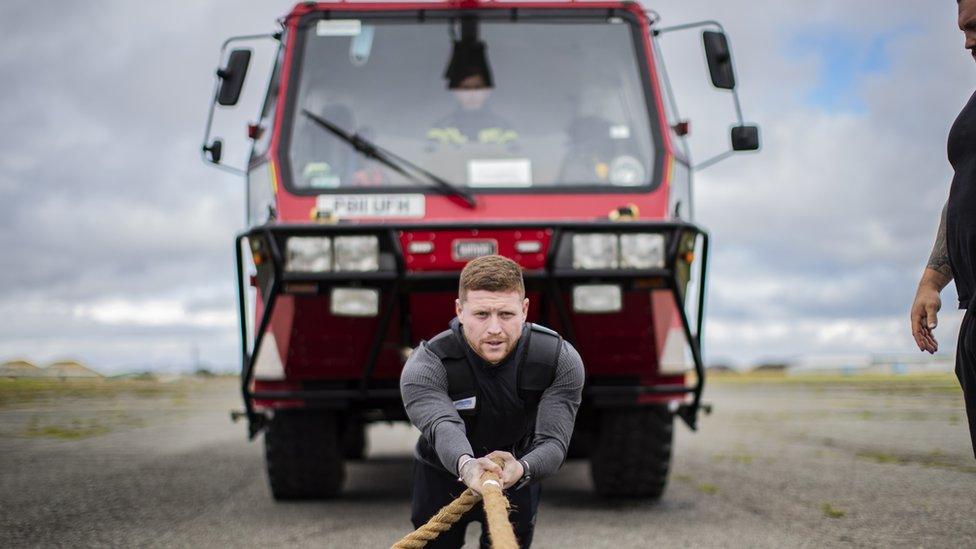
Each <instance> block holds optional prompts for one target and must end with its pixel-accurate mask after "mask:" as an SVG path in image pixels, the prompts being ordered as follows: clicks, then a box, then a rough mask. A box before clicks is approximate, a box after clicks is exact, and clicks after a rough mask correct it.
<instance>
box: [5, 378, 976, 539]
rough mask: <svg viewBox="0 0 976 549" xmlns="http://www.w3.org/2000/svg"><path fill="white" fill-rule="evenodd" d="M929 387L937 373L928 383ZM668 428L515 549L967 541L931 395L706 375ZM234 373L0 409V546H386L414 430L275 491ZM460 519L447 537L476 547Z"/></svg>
mask: <svg viewBox="0 0 976 549" xmlns="http://www.w3.org/2000/svg"><path fill="white" fill-rule="evenodd" d="M943 385H945V384H944V383H943ZM705 400H706V401H708V402H711V403H712V404H714V406H715V412H714V413H713V414H712V415H711V416H707V417H704V418H703V419H702V421H701V425H700V429H699V432H697V433H692V432H690V431H689V430H688V429H687V428H685V427H684V426H683V425H682V426H679V427H677V428H676V437H677V438H676V443H675V451H674V459H673V467H672V473H671V481H670V484H669V486H668V489H667V492H666V493H665V495H664V497H663V498H662V499H661V500H660V501H658V502H641V501H609V500H604V499H601V498H599V497H597V496H595V495H594V494H593V492H592V485H591V482H590V479H589V469H588V466H587V463H586V462H584V461H572V462H567V464H566V465H564V467H563V468H562V470H561V471H560V472H559V473H558V474H557V475H555V476H554V477H552V478H549V479H547V480H546V481H545V483H544V485H543V499H542V504H541V506H540V511H539V518H538V525H537V530H536V536H535V543H534V545H533V546H534V547H540V548H547V547H553V548H555V547H560V548H561V547H580V548H584V547H595V548H599V547H612V548H614V549H620V548H626V547H654V546H663V547H821V546H841V547H976V517H974V511H976V460H974V458H973V451H972V448H971V447H970V443H969V439H968V432H967V430H966V423H965V421H966V420H965V412H964V411H963V408H962V398H961V393H959V392H958V391H954V390H952V389H951V387H944V386H940V387H936V388H930V387H924V386H922V387H920V388H917V387H914V386H913V385H912V384H898V385H896V386H889V385H888V384H885V383H879V384H861V383H846V382H845V381H843V380H834V381H831V382H825V383H794V382H789V383H786V382H768V381H759V382H751V381H741V380H734V379H733V380H725V381H723V380H718V382H716V383H711V384H710V385H709V386H708V389H707V391H706V395H705ZM239 407H240V402H239V393H238V392H237V384H236V381H235V380H231V379H218V380H213V381H207V382H193V383H189V384H186V385H185V386H181V388H180V389H179V391H176V392H168V393H165V394H162V395H129V396H125V395H122V396H114V397H111V398H109V397H94V398H66V399H46V400H45V399H42V400H32V401H27V402H15V403H13V404H8V405H5V406H2V407H0V444H2V450H0V546H2V547H68V546H70V547H94V546H97V547H132V546H140V547H188V546H192V547H267V546H272V547H281V546H289V547H389V545H390V544H391V543H393V542H394V541H396V540H397V539H398V538H399V537H400V536H402V535H404V534H406V533H407V532H409V531H410V529H411V526H410V523H409V505H410V501H409V495H410V472H411V459H410V448H411V446H412V443H413V441H414V440H415V437H416V432H415V431H414V430H413V429H412V428H409V427H408V426H405V425H394V426H389V425H385V424H382V425H374V426H373V427H372V428H371V430H370V433H369V437H370V451H369V458H368V459H367V460H366V461H363V462H353V463H350V464H348V469H347V482H346V493H345V495H344V496H343V497H341V498H339V499H335V500H330V501H314V502H294V503H276V502H274V500H272V499H271V496H270V494H269V490H268V485H267V479H266V477H265V473H264V461H263V446H262V444H261V441H260V440H255V441H254V442H248V441H247V440H246V436H245V428H244V426H243V425H242V424H240V423H238V424H234V423H231V422H230V420H229V417H228V411H229V410H230V409H232V408H239ZM476 529H477V527H476V526H471V527H469V529H468V531H467V537H468V540H469V543H468V545H467V546H476V543H475V540H476V538H477V535H478V532H477V531H476Z"/></svg>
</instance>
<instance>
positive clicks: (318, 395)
mask: <svg viewBox="0 0 976 549" xmlns="http://www.w3.org/2000/svg"><path fill="white" fill-rule="evenodd" d="M473 228H476V229H513V230H516V229H522V230H524V229H539V230H545V229H551V230H552V231H553V233H552V238H551V241H550V245H549V250H548V252H547V257H546V261H545V268H544V269H541V270H535V271H526V272H525V274H524V277H525V283H526V288H527V289H530V288H531V289H537V290H540V291H541V292H542V298H543V299H544V300H551V303H552V304H553V305H554V308H555V310H556V312H557V314H558V316H559V321H560V325H561V328H562V330H561V333H562V335H563V337H565V338H566V339H567V340H569V341H570V343H573V344H575V343H576V337H575V334H574V333H573V329H572V323H571V322H570V314H569V310H568V309H567V306H566V303H565V301H564V300H563V298H562V292H561V291H560V286H559V284H560V282H562V281H571V280H580V279H585V280H600V281H625V280H628V279H638V278H640V279H646V278H659V279H660V280H662V281H663V282H664V286H663V287H660V288H649V290H653V291H664V290H667V291H669V292H671V295H672V296H673V297H674V299H675V303H676V304H677V306H678V311H679V313H680V316H681V325H682V327H683V330H684V335H685V337H686V338H687V341H688V342H689V346H690V348H691V354H692V358H693V360H694V367H695V374H696V381H695V383H694V384H693V385H691V386H684V387H676V386H674V385H655V386H610V387H608V386H596V387H587V388H586V391H587V393H588V394H590V395H593V396H600V397H636V396H639V395H645V394H676V393H685V394H691V395H692V401H691V402H690V403H684V404H681V405H680V406H679V407H678V409H677V411H676V413H677V415H678V416H679V417H680V418H681V419H682V420H684V422H685V423H686V424H687V425H688V427H689V428H691V429H692V430H695V429H696V428H697V418H698V411H699V410H700V409H704V410H705V411H706V412H709V411H710V407H709V406H708V405H703V404H702V402H701V394H702V390H703V388H704V385H705V368H704V364H703V362H702V352H701V337H702V322H703V319H704V302H705V280H706V274H707V266H708V248H709V237H708V233H707V232H706V231H704V230H703V229H701V228H700V227H698V226H697V225H693V224H690V223H685V222H680V221H627V222H612V221H603V220H600V221H590V222H547V223H525V222H518V223H512V222H508V223H484V224H477V225H472V224H470V223H467V224H461V223H453V224H452V223H440V224H423V225H420V224H401V225H393V224H348V225H343V224H338V225H307V224H302V225H298V224H276V225H264V226H259V227H254V228H252V229H250V230H248V231H245V232H242V233H240V234H238V235H237V237H236V239H235V244H236V246H235V250H236V259H237V298H238V314H239V316H240V329H241V354H242V357H243V367H242V370H241V392H242V394H243V397H244V405H245V412H244V414H240V413H236V414H235V419H236V417H239V416H246V417H247V419H248V431H249V436H250V438H254V437H255V436H256V435H257V434H258V433H259V432H260V431H261V430H262V429H263V427H264V422H265V419H266V418H265V416H264V415H263V414H260V413H258V412H256V411H255V410H254V404H253V401H252V399H268V400H274V399H303V400H306V401H313V402H314V401H326V400H329V399H359V400H366V399H381V398H387V399H389V398H397V397H399V390H397V389H390V388H373V389H371V388H370V378H371V376H372V373H373V370H374V368H375V367H376V361H377V358H378V356H379V353H380V349H381V346H382V343H383V340H384V339H385V338H386V334H387V331H388V328H389V325H390V322H391V321H392V318H391V317H392V316H393V310H394V307H395V305H396V304H397V303H398V302H399V303H400V304H401V306H402V307H406V303H407V300H405V299H399V298H401V297H405V296H406V292H405V291H404V288H405V287H407V286H409V287H410V288H411V289H416V290H418V291H423V290H427V291H436V290H453V289H456V287H457V277H458V273H457V272H440V271H432V272H407V271H406V268H405V261H404V252H403V250H401V249H400V241H399V238H398V234H397V233H398V231H401V230H408V231H409V230H417V229H421V230H423V231H437V230H458V229H463V230H466V229H473ZM579 232H585V233H598V232H608V233H636V232H642V233H646V232H656V233H662V234H664V235H665V236H666V239H667V240H666V242H667V255H666V257H665V267H664V268H663V269H660V268H652V269H597V270H593V269H587V270H577V269H572V268H571V267H568V266H562V265H557V261H556V255H557V253H558V251H559V249H560V244H561V242H562V241H563V238H565V237H567V236H569V235H572V234H573V233H579ZM347 233H354V234H375V235H377V236H378V237H379V238H380V247H381V250H386V251H392V252H393V255H394V257H395V263H396V265H395V269H394V270H384V271H378V272H326V273H290V272H285V269H284V256H283V254H282V249H283V248H284V243H285V240H286V239H287V238H289V237H292V236H334V235H341V234H347ZM688 236H691V237H694V239H695V240H694V242H697V239H698V238H701V239H702V248H701V250H702V253H701V261H700V262H699V284H698V302H697V303H698V311H697V319H696V322H695V329H694V331H693V330H692V325H691V321H690V319H689V318H688V314H687V312H686V310H685V300H684V296H683V294H682V290H681V289H680V285H679V284H680V283H679V280H678V277H677V269H676V268H675V267H676V262H677V261H678V255H679V251H680V245H681V242H682V240H683V239H685V238H687V237H688ZM245 239H247V240H248V241H249V242H250V241H254V240H255V239H259V240H260V241H261V242H262V246H264V251H265V256H266V257H267V259H266V260H265V261H268V260H270V261H269V263H270V265H266V266H265V267H263V269H264V270H265V271H266V272H268V273H269V275H270V276H265V277H261V276H259V279H261V278H264V279H265V281H264V282H263V283H261V284H260V286H261V288H260V289H261V297H262V299H263V300H264V311H263V314H262V315H261V318H260V321H259V324H258V329H257V331H256V332H255V338H254V344H253V346H252V348H251V349H248V332H247V326H248V322H247V306H246V301H245V287H244V286H245V279H244V256H243V249H242V244H243V241H244V240H245ZM384 239H385V242H384ZM689 268H690V267H689ZM289 282H305V283H309V282H317V283H323V284H327V285H328V284H336V283H349V282H367V283H369V285H370V286H371V287H374V286H379V287H381V291H382V292H383V293H382V294H381V295H385V296H388V298H387V299H385V300H383V299H381V305H380V313H379V325H378V329H377V331H376V334H375V335H374V336H373V340H372V344H371V347H370V350H369V353H368V355H367V360H366V364H365V368H364V369H363V375H362V378H361V379H360V383H359V388H358V389H350V388H343V389H314V390H312V389H302V390H280V391H257V392H253V391H251V390H250V385H251V381H252V380H253V376H254V367H255V360H256V357H257V356H258V351H259V350H260V348H261V344H262V342H263V340H264V335H265V333H266V332H267V330H268V327H269V324H270V322H271V317H272V313H273V312H274V308H275V304H276V302H277V298H278V296H279V295H280V294H281V293H282V291H283V286H284V284H286V283H289ZM544 303H545V302H544ZM539 309H540V311H548V307H547V306H545V305H540V308H539ZM402 310H403V309H402ZM401 317H402V322H403V323H404V325H403V326H402V330H401V333H403V334H404V337H405V338H409V333H410V331H409V325H408V321H407V316H406V315H401ZM409 343H410V342H407V344H409Z"/></svg>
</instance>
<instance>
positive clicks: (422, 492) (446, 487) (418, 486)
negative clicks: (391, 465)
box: [410, 460, 542, 549]
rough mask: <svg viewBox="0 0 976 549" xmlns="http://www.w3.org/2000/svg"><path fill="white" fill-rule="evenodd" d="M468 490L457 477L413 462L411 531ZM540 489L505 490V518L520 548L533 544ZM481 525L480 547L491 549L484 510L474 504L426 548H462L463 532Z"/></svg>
mask: <svg viewBox="0 0 976 549" xmlns="http://www.w3.org/2000/svg"><path fill="white" fill-rule="evenodd" d="M466 488H467V487H466V486H465V485H464V484H463V483H461V482H458V480H457V477H454V476H453V475H451V474H449V473H448V472H446V471H443V470H441V469H435V468H433V467H431V466H430V465H427V464H426V463H423V462H421V461H418V460H414V463H413V504H412V506H411V510H410V520H411V522H413V527H414V528H420V527H421V526H422V525H423V524H425V523H426V522H427V521H428V520H430V517H432V516H434V515H436V514H437V512H438V511H440V510H441V507H444V506H445V505H447V504H448V503H451V502H452V501H454V499H455V498H457V497H458V496H460V495H461V492H463V491H464V490H465V489H466ZM541 492H542V487H541V486H540V485H539V483H533V484H530V485H528V486H523V487H522V488H520V489H519V490H506V492H505V495H506V496H507V497H508V501H509V503H511V506H512V507H511V512H510V514H509V516H508V518H509V520H511V521H512V527H513V529H514V530H515V537H516V539H518V542H519V545H520V546H521V547H522V548H523V549H527V548H528V547H529V546H530V545H532V533H533V531H534V530H535V517H536V512H537V511H538V510H539V496H540V494H541ZM472 522H480V523H481V547H482V548H483V549H484V548H487V547H490V545H489V543H488V528H487V527H486V526H485V511H484V508H483V507H482V505H481V503H480V502H479V503H477V504H476V505H475V506H474V507H472V508H471V510H470V511H468V512H467V513H465V514H464V515H462V516H461V519H460V520H459V521H458V522H457V523H455V524H454V526H452V527H451V529H450V530H448V531H446V532H441V534H440V535H439V536H437V539H435V540H433V541H431V542H429V543H428V544H427V545H425V546H424V547H425V549H457V548H458V547H461V546H463V545H464V532H465V531H466V530H467V529H468V524H470V523H472Z"/></svg>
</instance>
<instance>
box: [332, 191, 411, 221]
mask: <svg viewBox="0 0 976 549" xmlns="http://www.w3.org/2000/svg"><path fill="white" fill-rule="evenodd" d="M425 206H426V203H425V201H424V195H422V194H320V195H319V196H318V197H317V198H316V199H315V207H316V209H317V210H318V211H319V213H320V214H322V215H325V216H328V215H332V216H334V217H337V218H350V217H353V218H373V217H423V216H424V212H425V209H426V208H425Z"/></svg>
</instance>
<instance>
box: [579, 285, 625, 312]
mask: <svg viewBox="0 0 976 549" xmlns="http://www.w3.org/2000/svg"><path fill="white" fill-rule="evenodd" d="M622 304H623V300H622V296H621V292H620V286H618V285H616V284H585V285H580V286H573V311H574V312H577V313H617V312H620V310H621V308H622Z"/></svg>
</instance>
